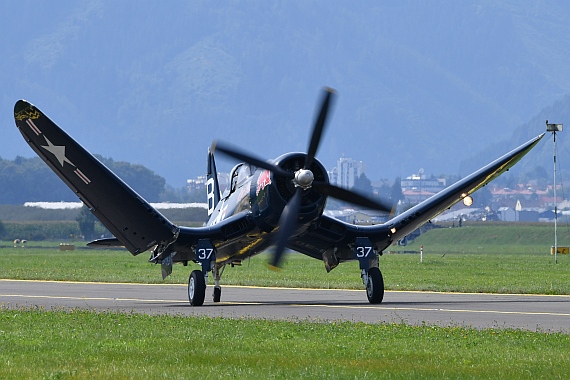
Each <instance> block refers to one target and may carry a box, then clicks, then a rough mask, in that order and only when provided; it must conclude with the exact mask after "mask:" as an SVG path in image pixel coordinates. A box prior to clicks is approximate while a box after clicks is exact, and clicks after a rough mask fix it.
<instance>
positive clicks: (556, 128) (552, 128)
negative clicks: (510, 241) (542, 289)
mask: <svg viewBox="0 0 570 380" xmlns="http://www.w3.org/2000/svg"><path fill="white" fill-rule="evenodd" d="M546 132H552V136H553V140H554V263H556V264H558V235H557V231H556V229H557V226H558V202H557V199H556V132H562V124H549V123H548V120H546Z"/></svg>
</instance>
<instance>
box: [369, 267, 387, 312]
mask: <svg viewBox="0 0 570 380" xmlns="http://www.w3.org/2000/svg"><path fill="white" fill-rule="evenodd" d="M366 296H367V297H368V302H370V303H381V302H382V300H383V299H384V279H383V278H382V272H380V269H379V268H377V267H372V268H370V269H369V270H368V282H367V283H366Z"/></svg>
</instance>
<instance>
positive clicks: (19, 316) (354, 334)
mask: <svg viewBox="0 0 570 380" xmlns="http://www.w3.org/2000/svg"><path fill="white" fill-rule="evenodd" d="M569 355H570V336H569V335H565V334H558V333H555V334H545V333H536V332H525V331H519V330H495V329H490V330H484V331H477V330H473V329H465V328H460V327H446V328H442V327H428V326H406V325H403V324H378V325H368V324H363V323H356V324H354V323H348V322H329V323H319V322H318V321H269V320H252V319H222V318H203V317H199V318H198V317H183V316H160V317H156V316H154V317H153V316H146V315H138V314H128V313H123V314H117V313H92V312H87V311H81V310H67V311H50V312H46V311H42V310H39V309H22V310H6V309H3V308H1V307H0V363H2V365H1V366H0V378H2V379H99V378H105V379H109V378H112V379H139V378H145V379H158V378H168V379H235V378H239V379H242V378H243V379H261V378H266V379H290V378H308V379H329V378H335V379H336V378H339V379H349V378H350V379H355V378H358V379H362V378H372V379H376V378H391V379H413V378H417V379H420V378H438V379H452V378H453V379H455V378H473V379H489V378H504V379H535V378H548V379H556V378H567V376H568V373H570V361H568V357H569Z"/></svg>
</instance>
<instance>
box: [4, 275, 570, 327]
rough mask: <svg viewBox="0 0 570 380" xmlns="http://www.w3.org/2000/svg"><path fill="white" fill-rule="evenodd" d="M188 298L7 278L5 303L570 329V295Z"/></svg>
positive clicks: (325, 293)
mask: <svg viewBox="0 0 570 380" xmlns="http://www.w3.org/2000/svg"><path fill="white" fill-rule="evenodd" d="M212 289H213V288H212V287H211V286H209V287H208V289H207V291H206V292H207V293H206V302H205V303H204V305H203V306H201V307H192V306H190V304H189V303H188V299H187V289H186V286H185V285H143V284H107V283H83V282H55V281H19V280H0V304H1V305H3V307H10V308H17V307H32V306H41V307H44V308H46V309H48V310H50V309H52V308H82V309H91V310H98V311H120V312H139V313H147V314H166V313H167V314H178V315H195V316H196V315H209V316H224V317H232V318H243V317H250V318H266V319H294V320H298V319H309V320H318V321H333V320H334V321H338V320H345V321H353V322H366V323H378V322H388V323H392V322H395V323H407V324H413V325H419V324H427V325H439V326H466V327H474V328H515V329H525V330H531V331H548V332H564V333H570V296H547V295H511V294H500V295H499V294H466V293H435V292H403V291H387V292H386V294H385V296H384V302H383V303H381V304H379V305H371V304H369V303H368V301H367V300H366V294H365V292H364V290H359V291H355V290H321V289H283V288H258V287H240V286H225V287H223V288H222V302H220V303H213V302H212V301H211V293H212Z"/></svg>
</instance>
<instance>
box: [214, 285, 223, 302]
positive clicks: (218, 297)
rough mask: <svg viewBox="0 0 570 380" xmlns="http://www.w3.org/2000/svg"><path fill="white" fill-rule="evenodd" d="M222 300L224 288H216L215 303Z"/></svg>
mask: <svg viewBox="0 0 570 380" xmlns="http://www.w3.org/2000/svg"><path fill="white" fill-rule="evenodd" d="M221 299H222V288H214V302H220V300H221Z"/></svg>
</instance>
